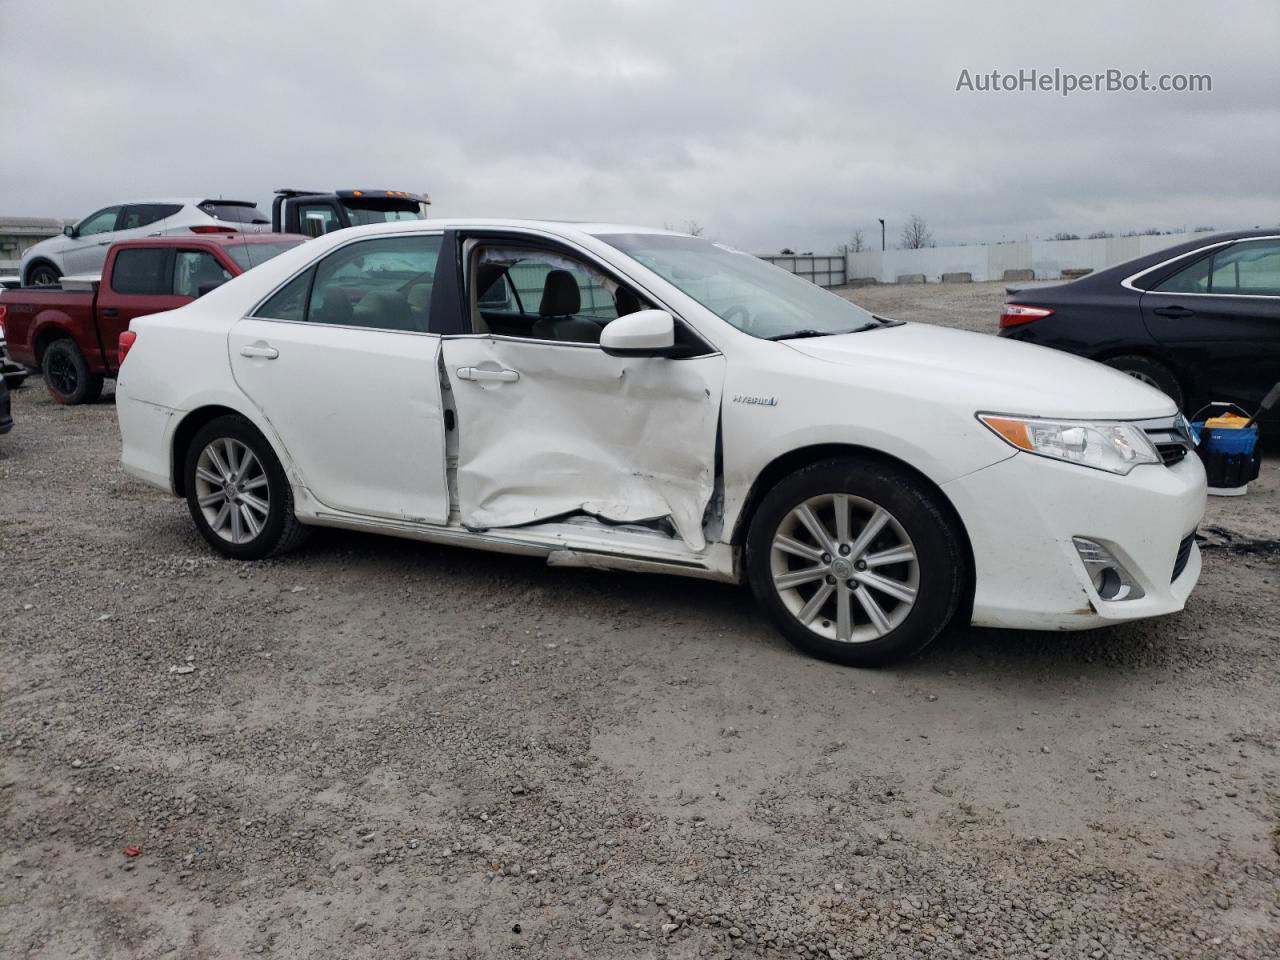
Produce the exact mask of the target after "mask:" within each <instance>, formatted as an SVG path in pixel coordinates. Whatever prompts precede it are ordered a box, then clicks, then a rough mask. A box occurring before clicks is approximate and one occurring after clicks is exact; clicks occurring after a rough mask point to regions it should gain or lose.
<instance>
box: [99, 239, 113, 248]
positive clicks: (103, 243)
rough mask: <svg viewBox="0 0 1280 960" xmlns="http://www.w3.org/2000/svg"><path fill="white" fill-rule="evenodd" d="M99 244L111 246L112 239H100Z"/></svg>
mask: <svg viewBox="0 0 1280 960" xmlns="http://www.w3.org/2000/svg"><path fill="white" fill-rule="evenodd" d="M98 246H100V247H109V246H111V241H110V240H99V241H98Z"/></svg>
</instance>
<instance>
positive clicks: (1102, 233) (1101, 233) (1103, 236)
mask: <svg viewBox="0 0 1280 960" xmlns="http://www.w3.org/2000/svg"><path fill="white" fill-rule="evenodd" d="M1114 236H1115V234H1114V233H1112V232H1111V231H1110V230H1095V231H1093V233H1091V234H1089V239H1090V240H1108V239H1110V238H1111V237H1114Z"/></svg>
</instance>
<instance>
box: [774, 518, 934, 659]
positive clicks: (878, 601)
mask: <svg viewBox="0 0 1280 960" xmlns="http://www.w3.org/2000/svg"><path fill="white" fill-rule="evenodd" d="M770 568H771V572H772V575H773V586H774V589H775V590H776V591H777V593H778V597H779V599H781V601H782V603H783V605H784V606H785V607H786V608H787V610H788V611H789V612H790V613H791V615H792V616H794V617H795V618H796V620H798V621H799V622H800V623H801V624H802V625H803V626H804V627H806V628H807V629H808V630H810V631H811V632H813V633H814V634H816V635H817V636H819V637H823V638H825V639H827V640H834V641H837V642H839V643H867V642H868V641H871V640H876V639H879V638H880V637H883V636H884V635H885V634H887V633H890V632H891V631H893V630H894V629H895V628H897V627H898V626H899V625H901V624H902V622H903V621H904V620H906V618H907V615H908V614H909V613H910V612H911V609H912V608H913V607H914V606H915V602H916V596H917V593H918V590H919V582H920V566H919V561H918V559H917V556H916V549H915V545H914V544H913V543H912V542H911V538H910V537H909V536H908V535H907V532H906V530H905V529H904V528H903V526H902V524H901V523H899V522H898V520H897V519H896V518H895V517H894V516H893V515H892V514H891V513H889V511H887V510H885V509H884V508H883V507H881V506H879V505H878V504H875V503H873V502H871V501H870V500H866V499H864V498H862V497H856V496H853V495H852V494H843V493H837V494H826V495H823V496H818V497H812V498H810V499H808V500H805V501H804V502H803V503H801V504H799V505H797V506H796V507H794V508H792V509H791V510H790V511H789V512H788V513H787V514H786V515H785V516H784V517H783V518H782V522H781V523H779V524H778V528H777V530H776V531H775V532H774V536H773V542H772V545H771V550H770Z"/></svg>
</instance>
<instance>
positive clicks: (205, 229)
mask: <svg viewBox="0 0 1280 960" xmlns="http://www.w3.org/2000/svg"><path fill="white" fill-rule="evenodd" d="M191 232H192V233H235V232H236V231H235V228H234V227H215V226H213V225H212V224H210V225H208V226H203V227H192V228H191Z"/></svg>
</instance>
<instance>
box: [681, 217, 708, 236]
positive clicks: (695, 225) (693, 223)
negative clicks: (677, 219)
mask: <svg viewBox="0 0 1280 960" xmlns="http://www.w3.org/2000/svg"><path fill="white" fill-rule="evenodd" d="M684 232H685V233H687V234H689V236H691V237H700V236H702V235H703V234H704V233H706V232H707V228H706V227H704V226H703V225H702V224H700V223H699V222H698V221H697V220H686V221H685V223H684Z"/></svg>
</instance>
